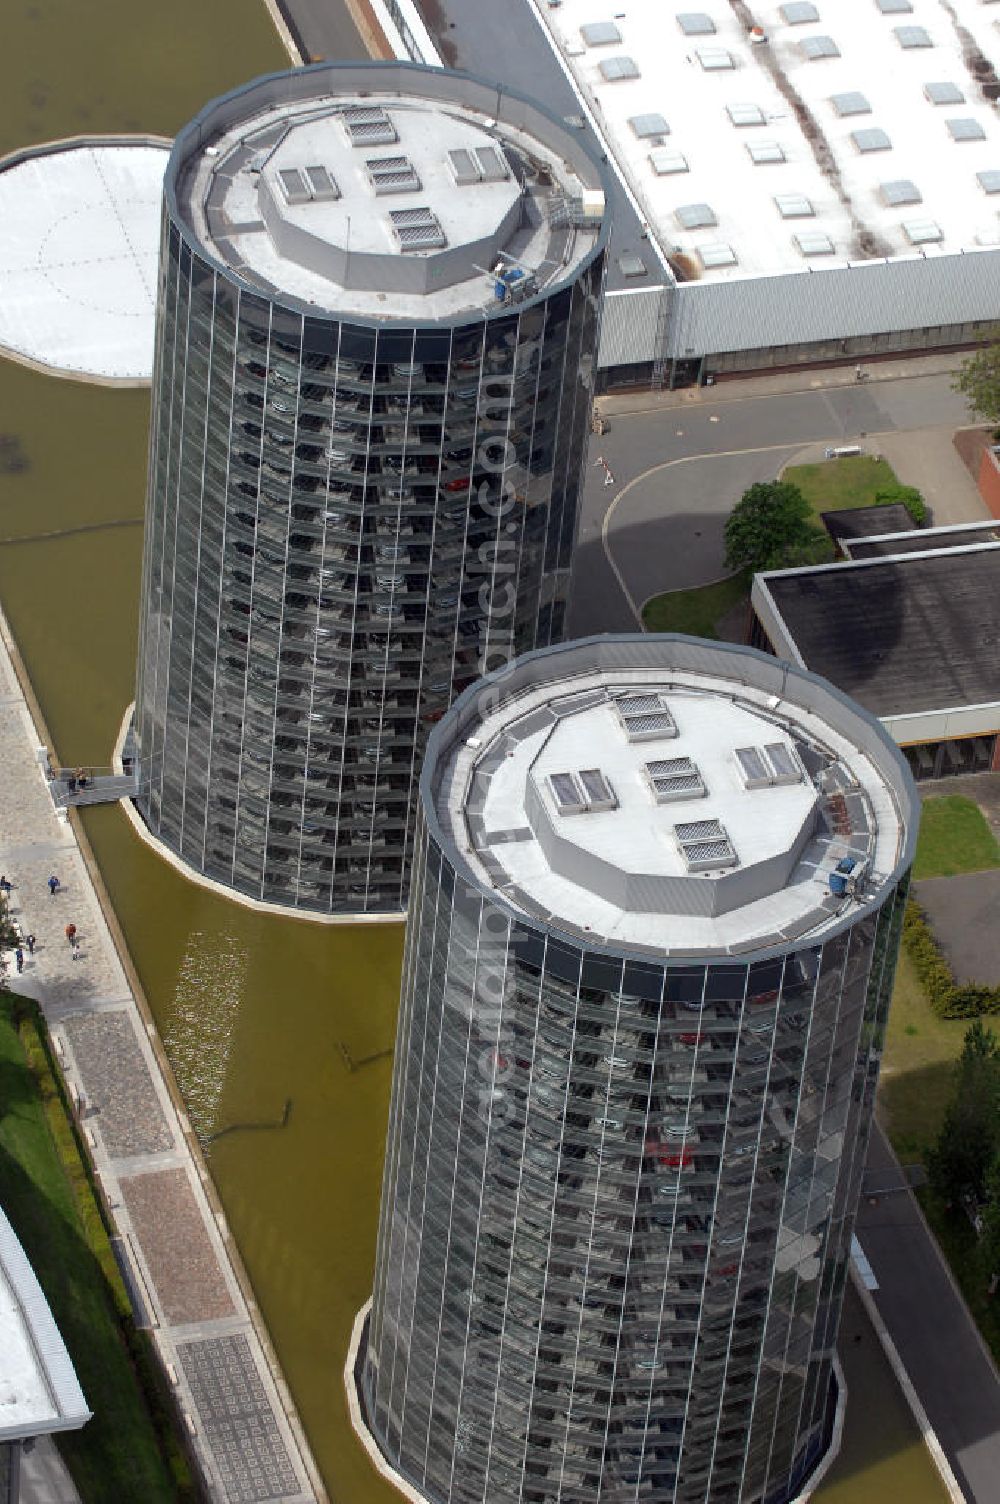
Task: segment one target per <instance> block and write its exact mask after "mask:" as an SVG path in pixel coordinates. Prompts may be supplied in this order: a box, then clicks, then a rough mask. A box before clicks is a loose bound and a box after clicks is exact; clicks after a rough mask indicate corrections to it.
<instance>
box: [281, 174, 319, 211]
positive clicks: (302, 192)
mask: <svg viewBox="0 0 1000 1504" xmlns="http://www.w3.org/2000/svg"><path fill="white" fill-rule="evenodd" d="M278 183H279V184H280V186H281V192H282V195H283V197H284V200H285V203H286V204H307V203H308V202H309V200H310V199H311V198H312V194H311V193H310V192H309V188H308V185H307V183H306V180H305V178H304V177H303V176H302V174H301V172H299V170H298V168H297V167H283V168H282V169H281V171H280V172H279V173H278Z"/></svg>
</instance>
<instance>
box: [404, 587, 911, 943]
mask: <svg viewBox="0 0 1000 1504" xmlns="http://www.w3.org/2000/svg"><path fill="white" fill-rule="evenodd" d="M783 572H785V573H795V572H798V573H801V572H802V571H783ZM760 578H761V576H759V575H757V576H755V578H754V584H755V585H756V582H757V580H758V579H760ZM624 646H628V647H631V648H633V649H634V651H635V654H636V656H637V658H638V660H639V661H636V662H633V663H632V664H630V665H629V666H628V667H629V668H631V669H637V668H639V669H641V668H648V669H655V668H660V667H662V669H663V671H664V673H669V672H670V670H671V669H673V670H675V671H676V670H678V669H680V670H682V671H688V669H689V668H691V669H693V668H694V666H693V665H687V664H685V663H683V662H681V663H678V662H677V661H676V659H674V660H671V658H670V657H669V656H668V654H669V650H670V649H674V650H675V651H676V652H678V653H680V654H681V655H685V654H695V653H697V654H700V655H703V656H707V657H709V658H717V659H718V660H719V664H720V668H719V674H720V677H725V676H724V674H723V671H722V668H721V665H722V664H723V663H729V664H731V665H737V666H738V665H739V664H741V663H742V664H744V665H751V664H752V665H755V666H756V667H757V669H758V675H757V676H756V677H757V679H758V687H762V688H763V687H766V685H767V682H768V681H771V680H776V681H778V683H780V687H781V690H782V698H783V699H784V698H788V699H789V700H790V702H791V703H792V704H799V703H800V702H799V701H796V700H795V699H792V698H791V697H790V696H788V695H787V694H786V693H785V691H786V690H787V687H788V684H789V681H790V680H791V681H792V682H799V683H801V684H803V685H807V686H809V687H810V688H811V689H812V690H813V691H814V692H818V693H819V695H820V696H821V698H822V699H823V700H824V701H825V702H826V704H827V706H828V707H829V709H830V710H831V711H832V710H834V709H835V710H836V712H837V715H836V717H834V716H832V715H831V717H830V719H831V721H832V723H833V724H834V726H835V727H836V728H837V729H839V730H840V731H841V733H842V734H844V735H850V734H851V732H850V727H851V725H852V724H853V726H854V727H856V728H857V730H858V731H859V732H864V733H865V736H866V739H867V741H868V742H869V743H871V744H873V745H874V746H876V747H877V748H878V753H879V757H878V759H877V766H878V768H879V771H880V773H881V774H882V776H883V777H884V778H885V780H886V783H887V785H888V786H889V788H890V790H891V793H892V796H893V798H894V800H895V801H896V803H897V806H898V812H899V819H900V823H901V825H902V826H903V832H904V834H903V841H902V845H901V848H900V851H899V854H898V855H897V859H896V864H895V866H894V867H893V868H892V871H891V872H888V873H886V874H885V880H884V882H883V884H882V886H881V887H880V888H879V889H878V891H877V892H876V893H875V894H873V895H872V896H871V897H869V898H868V899H866V900H865V901H864V902H863V903H861V904H858V905H857V906H856V907H855V908H853V909H851V911H850V912H849V913H846V914H844V915H842V916H841V917H839V918H838V919H836V920H834V921H832V922H831V923H830V924H829V925H827V926H825V927H824V928H823V929H822V931H821V932H820V933H819V934H817V935H815V936H814V937H809V938H806V939H805V940H804V941H803V942H802V944H801V945H800V944H797V943H796V942H794V941H785V942H784V943H782V944H778V945H768V946H762V947H760V948H759V949H756V950H754V949H751V950H746V951H742V952H741V953H740V955H739V958H738V959H739V962H740V964H742V963H743V962H744V961H746V962H747V963H748V964H749V962H751V961H762V960H768V959H771V958H772V957H777V956H785V955H787V954H788V953H789V952H790V951H793V950H799V949H804V948H806V947H807V946H809V945H810V944H819V943H825V942H826V941H827V940H830V939H832V938H833V937H834V936H836V935H839V934H841V933H842V932H843V931H845V930H847V929H850V928H851V927H852V926H853V925H854V924H856V923H857V921H858V919H859V918H861V917H862V916H865V915H868V914H875V913H878V911H879V910H880V909H881V908H882V906H883V904H885V903H886V902H887V901H888V899H889V898H890V897H891V896H892V894H893V893H894V892H895V890H896V888H897V886H898V885H899V883H901V882H902V881H903V880H904V879H905V878H906V875H907V873H908V872H909V869H910V867H911V866H912V864H913V858H914V855H915V854H916V846H917V832H918V829H919V824H920V818H919V815H920V796H919V794H918V792H917V787H916V784H915V782H914V780H913V774H912V773H911V772H910V766H909V763H908V762H907V761H906V758H905V756H904V755H903V753H902V751H901V750H900V748H899V746H898V745H897V743H896V742H895V741H894V740H893V738H892V736H891V735H890V734H889V732H888V731H887V730H886V728H885V726H884V725H883V723H882V721H881V720H880V719H879V718H878V716H876V715H874V714H872V712H871V711H869V710H866V709H865V707H864V706H863V705H859V704H858V702H857V701H856V700H853V699H851V697H850V695H846V694H845V693H844V692H843V690H840V689H838V688H837V686H836V685H835V684H832V683H831V682H830V680H829V679H824V678H823V676H822V675H821V674H816V673H813V672H812V670H811V669H807V668H804V667H800V666H799V665H798V664H794V663H789V662H786V661H784V660H782V659H779V658H775V657H774V656H773V655H772V654H771V653H765V652H762V651H761V650H760V649H758V648H751V647H744V646H742V645H740V644H735V643H720V642H717V641H710V640H709V639H707V638H703V637H688V636H685V635H684V634H683V633H680V632H660V633H651V632H609V633H604V634H602V635H599V636H591V637H581V638H576V639H573V640H571V641H569V642H562V643H554V644H552V645H551V646H550V647H544V648H536V649H534V650H533V651H532V652H530V653H522V654H521V655H520V656H519V657H515V658H512V659H511V660H510V661H509V662H508V663H506V664H505V665H504V666H503V667H502V668H499V669H494V670H492V671H491V672H490V673H488V674H485V675H484V676H483V677H482V678H481V679H479V680H477V681H476V683H475V684H471V685H470V686H469V688H468V689H466V690H464V691H463V692H462V694H460V695H459V696H458V698H457V699H456V700H455V701H454V702H453V703H452V705H451V708H450V709H449V710H448V711H447V712H446V713H445V715H444V716H443V717H442V718H441V720H440V721H438V723H437V725H436V726H435V727H434V728H433V730H432V732H431V735H430V737H429V739H428V743H427V749H426V752H425V755H424V765H423V769H422V771H421V774H420V784H419V804H418V815H417V819H418V831H419V828H420V827H421V826H422V827H423V829H424V831H425V832H426V834H427V835H428V837H429V838H430V840H431V841H432V842H433V844H434V846H435V847H436V848H437V850H438V851H439V852H440V853H441V855H442V856H443V857H444V859H445V860H446V861H447V862H448V863H449V865H450V866H451V868H452V871H453V872H454V874H455V877H456V880H457V881H459V882H461V883H463V884H464V885H465V887H466V889H467V890H468V891H469V892H470V893H475V894H477V895H479V897H481V898H484V899H485V900H486V901H487V902H488V903H490V904H492V905H493V906H494V907H495V908H497V909H498V910H500V911H502V912H503V913H504V915H505V916H506V917H507V919H509V920H513V921H514V922H519V923H523V924H526V925H528V926H531V927H534V928H535V929H539V928H541V929H543V930H544V931H545V932H546V933H547V934H551V935H553V936H554V937H556V938H558V939H562V940H564V941H565V942H566V943H567V944H569V945H572V946H574V947H575V948H578V949H581V948H582V950H583V951H584V952H585V953H586V954H593V955H606V956H613V957H616V958H624V959H625V960H636V961H648V960H649V957H650V953H651V948H650V947H649V946H642V945H638V944H636V945H629V944H624V943H621V944H611V943H605V942H604V941H603V940H602V938H601V937H599V936H596V935H595V936H591V935H589V934H585V933H583V932H582V931H580V930H579V929H576V928H575V927H574V926H573V925H571V924H568V923H566V922H565V921H563V920H562V919H561V918H560V917H559V916H557V915H553V916H549V917H546V918H544V919H541V918H539V917H538V916H537V915H534V914H530V913H526V912H525V911H524V910H522V909H520V908H518V906H517V905H516V904H514V903H512V902H511V901H510V900H509V899H507V898H506V897H505V895H504V894H503V893H502V892H500V891H499V890H498V889H496V888H493V887H491V886H490V885H489V884H488V883H486V882H484V881H483V880H482V878H480V876H479V875H478V873H477V872H475V871H474V870H473V869H472V868H471V867H470V866H469V863H468V860H467V857H466V856H465V854H464V853H463V852H462V851H460V850H459V847H458V845H457V844H456V842H455V840H454V839H453V837H452V835H451V834H450V832H449V831H446V830H445V829H444V828H443V826H442V823H441V817H440V814H439V810H438V803H437V793H438V774H439V769H440V768H441V767H442V766H443V765H444V764H445V762H446V761H447V758H448V754H449V752H450V749H451V747H452V746H453V745H454V744H455V743H456V742H457V741H459V740H465V734H466V731H467V730H470V728H471V726H472V724H473V723H478V721H479V720H480V719H481V711H480V706H481V705H482V704H483V697H485V704H486V707H487V708H486V710H485V711H484V712H482V713H485V714H492V713H493V712H494V711H495V710H497V709H498V708H499V706H500V704H501V703H502V701H503V700H504V699H505V698H506V694H507V693H509V692H511V691H515V690H516V689H517V687H518V683H517V681H518V680H520V682H521V687H523V686H524V685H525V684H526V683H530V682H534V683H536V684H537V683H540V682H542V681H541V680H539V679H535V680H532V676H531V666H532V665H534V664H535V663H537V662H538V661H540V660H542V659H548V660H549V662H550V663H551V664H552V665H553V671H552V673H551V674H549V675H546V676H545V677H546V678H548V679H550V680H553V681H558V680H559V677H560V676H559V667H558V665H559V660H560V659H561V658H562V657H563V656H564V655H571V657H572V658H574V659H579V658H581V657H582V658H584V659H587V660H589V661H587V662H586V665H585V668H584V669H583V670H582V671H586V672H591V673H592V672H595V671H597V670H599V669H600V668H601V667H602V665H606V667H607V669H608V671H609V672H614V671H618V672H623V671H626V672H627V671H628V670H627V669H626V668H625V666H624V665H623V664H621V663H616V662H613V661H609V660H610V659H613V656H614V654H615V653H616V651H619V650H620V649H621V648H622V647H624ZM657 654H660V655H661V656H660V662H659V663H657V662H656V661H655V656H656V655H657ZM643 658H647V659H649V661H648V662H646V663H644V662H642V661H641V660H642V659H643ZM699 669H700V671H701V672H702V673H706V674H707V673H709V672H710V671H711V670H710V669H709V668H708V667H707V666H706V665H705V663H704V662H702V663H701V664H700V665H699ZM694 671H699V670H694ZM579 672H581V669H580V668H576V669H575V670H574V671H573V672H572V673H571V672H569V671H567V673H566V677H565V679H564V680H563V681H562V682H563V683H565V684H568V683H569V682H570V680H571V679H572V678H573V677H575V676H576V674H577V673H579ZM729 677H731V678H732V679H733V680H734V682H737V683H738V682H748V681H749V680H750V679H752V678H753V677H754V676H752V675H751V674H749V673H748V674H747V675H746V676H744V678H743V679H742V681H741V678H740V675H739V674H738V673H732V674H731V675H730V676H729ZM760 680H764V681H765V682H764V684H763V685H761V684H760V683H759V681H760ZM505 685H506V686H507V690H506V691H505ZM814 713H818V714H820V715H821V716H822V715H823V714H824V709H823V708H821V709H820V710H819V711H816V712H814ZM867 750H868V754H869V755H871V747H870V746H869V747H868V748H867ZM873 760H876V759H874V758H873ZM418 844H419V836H418ZM656 954H657V955H658V956H660V957H661V959H662V960H663V961H664V962H666V961H668V960H669V959H670V957H671V956H673V955H674V952H672V951H667V950H661V949H659V948H657V950H656ZM729 954H730V953H729V952H728V951H723V950H716V951H708V952H699V953H698V954H697V955H695V953H693V952H692V955H691V958H690V959H693V960H695V961H698V962H702V963H704V964H706V965H708V964H714V965H719V964H720V963H722V962H724V961H725V959H726V957H727V956H728V955H729ZM685 959H688V957H687V956H685Z"/></svg>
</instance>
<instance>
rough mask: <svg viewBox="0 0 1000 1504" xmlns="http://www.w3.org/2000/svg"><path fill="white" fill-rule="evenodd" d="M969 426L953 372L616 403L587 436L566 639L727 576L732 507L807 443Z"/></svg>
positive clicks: (946, 434) (864, 440) (625, 627)
mask: <svg viewBox="0 0 1000 1504" xmlns="http://www.w3.org/2000/svg"><path fill="white" fill-rule="evenodd" d="M745 385H746V384H745V383H743V386H744V387H745ZM967 422H968V412H967V409H966V406H965V404H964V402H963V400H962V399H961V398H960V397H959V396H957V394H956V393H955V392H953V391H952V390H951V385H950V377H949V376H947V375H946V374H935V375H926V376H915V375H909V376H905V377H899V378H897V379H889V380H880V381H878V382H872V383H871V384H870V385H867V386H863V387H855V386H853V385H852V386H832V387H830V388H825V389H817V390H809V391H801V392H792V393H788V392H778V393H773V394H768V393H767V390H766V382H764V383H762V386H761V390H760V394H759V395H740V396H739V397H737V398H733V399H727V397H726V395H725V387H721V388H717V389H716V390H715V391H713V392H701V393H699V394H698V396H697V399H696V400H693V401H692V402H691V403H690V404H689V405H677V406H668V407H664V406H659V405H655V404H654V403H653V401H652V400H651V404H650V407H649V409H648V410H646V411H640V412H631V413H627V414H625V413H615V412H613V411H612V412H611V414H610V417H609V428H608V432H607V433H606V434H604V435H603V436H602V437H600V438H597V437H593V438H591V441H590V454H589V459H588V469H587V482H586V489H585V492H584V499H583V509H582V516H581V526H580V540H579V546H578V549H577V553H576V558H575V561H574V569H573V584H572V598H571V602H570V613H569V632H570V635H572V636H577V637H581V636H585V635H587V634H589V633H591V632H624V631H634V630H636V628H637V626H638V625H639V618H638V612H639V610H640V609H641V606H642V604H643V602H644V601H645V600H646V599H648V597H649V596H650V595H654V594H656V593H658V592H659V591H662V590H678V589H683V588H686V587H690V586H693V585H702V584H706V583H708V582H709V581H711V580H715V579H719V578H720V577H721V576H722V575H723V574H724V573H725V572H726V571H725V566H724V562H723V547H722V530H723V527H724V524H725V519H726V516H727V514H728V512H729V511H730V509H731V508H732V506H733V503H734V502H735V501H737V500H738V498H739V496H740V494H741V493H742V491H743V490H745V488H746V487H747V486H748V485H749V484H750V483H751V482H752V481H755V480H766V479H770V478H772V477H773V476H775V475H776V474H777V473H778V471H779V470H780V469H781V467H782V465H785V464H788V463H789V462H790V461H793V460H795V459H797V458H799V457H800V456H802V457H805V454H806V453H807V452H808V451H809V450H810V448H815V447H816V446H824V445H827V444H850V443H858V442H860V443H861V444H862V445H863V446H864V447H865V449H867V450H871V451H877V449H878V447H879V444H878V436H879V435H881V434H887V435H898V434H901V433H912V434H913V435H914V439H913V442H914V443H915V444H916V443H917V442H920V443H927V442H928V433H930V434H931V435H932V437H933V439H934V441H935V442H937V443H938V444H947V445H950V443H951V432H952V430H953V429H954V428H956V427H958V426H960V425H961V424H963V423H967ZM598 455H601V456H603V458H604V459H605V460H606V461H607V463H608V465H609V467H610V470H611V474H612V475H613V477H614V484H613V485H612V486H606V485H605V484H604V470H603V467H602V466H600V465H599V464H598V463H597V457H598Z"/></svg>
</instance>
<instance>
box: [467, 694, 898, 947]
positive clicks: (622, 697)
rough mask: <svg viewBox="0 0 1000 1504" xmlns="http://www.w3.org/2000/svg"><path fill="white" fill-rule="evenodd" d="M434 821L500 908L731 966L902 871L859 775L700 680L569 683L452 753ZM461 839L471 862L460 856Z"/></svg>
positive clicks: (797, 712) (880, 789) (846, 754)
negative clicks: (859, 879)
mask: <svg viewBox="0 0 1000 1504" xmlns="http://www.w3.org/2000/svg"><path fill="white" fill-rule="evenodd" d="M444 785H445V787H446V789H447V793H446V796H445V799H444V801H443V804H442V803H439V806H438V808H439V813H441V814H442V815H443V816H445V811H446V816H445V818H446V819H447V821H448V822H449V823H450V825H451V828H452V835H453V837H454V839H455V841H456V844H458V845H459V847H460V849H461V850H463V851H464V852H465V853H466V860H468V861H469V863H470V865H471V867H472V869H473V870H474V871H475V872H476V874H477V876H478V877H479V878H480V879H481V880H484V881H486V882H487V883H488V884H489V885H490V886H492V887H494V888H495V889H497V890H498V891H499V892H501V893H502V894H503V896H504V897H505V898H506V899H507V900H508V901H509V902H511V903H512V904H513V905H514V906H515V907H520V908H523V909H524V910H525V912H527V913H531V914H535V915H542V916H545V917H546V919H547V920H551V922H553V923H556V924H557V925H559V926H560V927H570V928H573V929H575V930H578V931H589V932H590V933H591V935H592V938H593V939H595V940H597V939H601V940H603V941H604V942H605V943H611V944H622V945H625V946H637V947H644V948H650V947H651V948H655V949H661V950H668V951H670V952H671V953H673V954H680V953H689V954H704V953H711V952H719V951H723V952H730V953H733V954H736V955H739V954H740V953H743V952H746V951H748V950H752V949H754V948H758V947H763V946H764V945H765V944H767V943H770V944H776V943H779V942H780V941H781V940H782V939H784V940H785V941H792V940H799V939H802V940H806V939H811V938H815V937H816V936H818V935H821V934H822V932H823V931H824V930H826V929H828V928H830V927H831V925H833V924H834V923H836V922H838V921H839V920H840V919H842V918H843V917H844V914H845V913H846V912H848V910H849V909H850V907H851V906H852V905H853V904H854V903H855V901H856V900H855V899H854V898H852V897H845V896H843V894H842V893H841V894H840V895H839V896H838V895H837V894H836V893H835V891H834V890H833V889H832V888H831V882H830V877H831V873H832V872H833V869H834V868H835V867H836V865H837V863H838V862H840V861H842V860H844V859H845V858H852V859H853V860H854V861H855V863H856V864H857V867H856V870H857V871H858V873H859V874H860V873H863V874H864V882H863V883H862V885H861V887H860V888H859V890H858V891H859V892H863V893H864V896H865V898H868V897H871V896H872V894H873V893H874V892H877V890H878V887H879V886H880V884H881V883H882V882H884V881H885V880H886V878H887V875H888V874H890V873H891V872H892V871H893V869H894V867H895V866H896V864H897V862H898V860H899V853H900V850H901V847H902V841H903V830H902V823H901V818H900V815H899V812H898V809H897V806H896V803H895V801H894V799H893V797H892V795H891V793H890V790H889V788H888V786H887V784H886V782H885V780H884V778H883V776H882V774H881V773H880V772H879V770H878V769H877V768H876V766H875V764H874V763H873V762H872V760H871V758H870V757H869V756H868V755H867V753H865V752H864V751H862V750H861V749H860V748H859V747H858V746H856V745H854V744H853V743H852V742H851V741H850V740H849V739H848V737H847V736H846V735H844V734H843V733H842V732H840V731H838V730H836V729H835V728H834V727H832V726H830V725H829V724H827V723H826V722H825V721H823V720H821V719H820V718H819V716H818V715H816V714H814V713H813V712H811V711H809V710H807V709H805V708H804V707H802V706H797V705H793V704H791V703H789V702H787V701H783V702H780V703H779V702H778V700H777V699H776V698H775V697H773V696H771V695H769V694H768V693H766V692H765V691H764V690H762V689H758V688H756V687H755V686H754V685H753V684H752V683H743V682H740V681H734V680H731V679H722V678H718V677H715V676H714V675H710V674H706V673H702V672H683V671H670V672H669V673H663V672H660V673H659V674H657V673H656V672H651V671H649V670H633V671H631V672H628V671H622V670H615V671H613V672H611V671H594V672H591V673H588V674H577V675H575V676H574V677H573V679H572V682H571V683H566V682H560V681H558V680H556V681H554V682H550V683H545V684H542V685H540V686H538V687H536V688H534V689H532V690H531V691H530V692H528V693H526V694H524V695H521V696H518V697H517V699H516V700H514V701H513V702H507V703H505V704H504V705H503V706H501V708H500V709H499V710H497V711H495V712H494V713H493V714H491V715H489V716H488V717H487V718H486V719H485V720H483V722H482V723H481V725H480V726H479V727H477V728H476V729H475V730H474V734H472V735H469V736H467V737H466V738H465V740H464V741H462V742H461V743H459V745H458V746H457V747H456V748H455V749H454V751H453V753H452V760H451V765H450V767H449V770H448V772H447V773H446V774H445V777H444ZM470 838H471V845H470Z"/></svg>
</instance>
